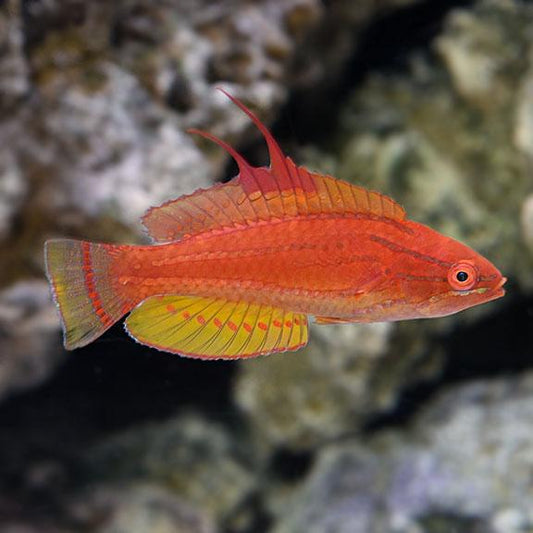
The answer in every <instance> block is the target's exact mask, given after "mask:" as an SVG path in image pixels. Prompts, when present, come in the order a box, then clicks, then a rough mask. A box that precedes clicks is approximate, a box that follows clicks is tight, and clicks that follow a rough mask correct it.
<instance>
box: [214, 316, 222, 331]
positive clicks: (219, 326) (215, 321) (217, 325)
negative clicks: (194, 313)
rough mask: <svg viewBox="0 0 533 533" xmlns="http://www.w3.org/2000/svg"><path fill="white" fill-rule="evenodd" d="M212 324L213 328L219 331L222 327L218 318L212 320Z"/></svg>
mask: <svg viewBox="0 0 533 533" xmlns="http://www.w3.org/2000/svg"><path fill="white" fill-rule="evenodd" d="M213 324H215V326H216V327H217V328H218V329H220V328H221V327H222V322H221V321H220V320H219V319H218V318H215V319H214V320H213Z"/></svg>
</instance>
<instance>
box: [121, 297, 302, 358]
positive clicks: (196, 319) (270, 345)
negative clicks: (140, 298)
mask: <svg viewBox="0 0 533 533" xmlns="http://www.w3.org/2000/svg"><path fill="white" fill-rule="evenodd" d="M125 327H126V331H127V332H128V333H129V334H130V335H131V336H132V337H133V338H134V339H135V340H137V341H138V342H140V343H142V344H146V345H148V346H151V347H153V348H157V349H159V350H164V351H167V352H173V353H177V354H180V355H183V356H186V357H196V358H200V359H237V358H240V357H255V356H258V355H266V354H269V353H273V352H283V351H287V350H297V349H299V348H301V347H302V346H305V345H306V344H307V340H308V327H307V317H306V315H304V314H301V313H293V312H291V311H285V310H283V309H278V308H275V307H269V306H264V305H257V304H250V303H246V302H229V301H227V300H221V299H209V298H199V297H190V296H175V295H169V296H153V297H151V298H148V299H147V300H145V301H144V302H142V303H141V304H140V305H139V306H138V307H136V308H135V309H134V310H133V311H132V312H131V314H130V315H129V317H128V318H127V320H126V323H125Z"/></svg>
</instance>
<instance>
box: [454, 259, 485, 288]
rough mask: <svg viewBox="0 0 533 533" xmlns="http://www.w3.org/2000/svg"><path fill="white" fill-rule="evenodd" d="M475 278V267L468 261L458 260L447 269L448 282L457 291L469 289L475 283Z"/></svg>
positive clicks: (476, 273) (476, 275)
mask: <svg viewBox="0 0 533 533" xmlns="http://www.w3.org/2000/svg"><path fill="white" fill-rule="evenodd" d="M477 279H478V272H477V268H476V267H475V265H474V264H472V263H471V262H470V261H459V262H458V263H455V264H454V265H453V266H452V267H451V268H450V270H448V283H449V284H450V285H451V286H452V289H454V290H457V291H467V290H469V289H471V288H472V287H473V286H474V285H475V284H476V283H477Z"/></svg>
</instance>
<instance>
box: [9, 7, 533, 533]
mask: <svg viewBox="0 0 533 533" xmlns="http://www.w3.org/2000/svg"><path fill="white" fill-rule="evenodd" d="M532 28H533V6H531V5H530V4H528V3H527V2H519V1H512V0H478V1H462V0H453V1H448V0H447V1H444V0H442V1H440V0H437V1H433V0H432V1H430V0H427V1H421V2H414V1H410V0H383V1H380V2H377V1H373V0H365V1H360V2H351V1H349V0H339V1H337V2H320V1H318V0H289V1H282V0H260V1H257V2H248V1H245V0H232V1H207V0H201V1H196V0H194V1H193V0H157V1H153V2H151V1H148V0H121V1H119V2H99V1H96V0H90V1H86V2H80V1H78V0H68V1H64V2H60V1H56V0H48V1H43V0H31V1H30V0H24V1H15V0H7V1H6V2H3V3H0V530H1V531H2V532H3V531H6V532H8V533H15V532H16V533H20V532H28V533H33V532H35V533H37V532H39V533H41V532H45V533H48V532H50V533H66V532H78V531H83V532H91V533H92V532H94V533H122V532H124V533H126V532H127V533H137V532H139V533H141V532H142V533H144V532H165V533H166V532H174V531H176V532H187V533H216V532H220V533H261V532H272V533H300V532H306V533H322V532H324V533H326V532H342V533H344V532H346V533H359V532H361V533H366V532H369V533H378V532H379V533H381V532H384V533H426V532H427V533H448V532H452V531H453V532H461V533H462V532H465V533H481V532H482V533H515V532H516V533H519V532H524V531H529V530H533V504H532V503H531V502H532V501H533V499H532V497H531V479H530V477H531V471H532V469H533V439H532V437H531V435H532V432H531V431H530V430H529V429H530V427H531V424H532V423H533V407H532V406H533V374H532V372H533V333H532V332H533V328H532V327H531V326H532V324H533V293H532V291H533V174H532V172H533V30H532ZM217 85H221V86H223V87H225V88H227V89H228V90H229V91H230V92H231V93H232V94H235V95H236V96H237V97H239V98H241V99H243V100H244V101H245V102H246V103H247V104H248V105H250V107H252V108H253V109H254V110H255V111H256V112H257V113H258V114H259V115H260V116H261V118H262V119H263V120H264V121H265V122H266V123H268V124H270V125H271V126H272V127H273V129H274V133H275V135H276V137H277V138H279V139H280V141H281V144H282V145H283V147H284V149H285V150H286V151H287V152H288V153H290V155H291V156H292V157H293V159H295V160H297V161H298V162H300V163H303V164H306V165H308V166H309V167H310V168H313V169H315V170H320V171H324V172H327V173H330V174H333V175H336V176H338V177H340V178H343V179H347V180H349V181H352V182H354V183H358V184H362V185H364V186H367V187H369V188H373V189H376V190H380V191H383V192H385V193H387V194H390V195H391V196H393V197H394V198H395V199H396V200H398V201H399V202H400V203H401V204H403V205H404V207H405V208H406V210H407V212H408V214H409V216H410V217H411V218H413V219H415V220H417V221H420V222H423V223H426V224H428V225H430V226H432V227H434V228H435V229H437V230H439V231H441V232H443V233H446V234H448V235H451V236H453V237H455V238H458V239H459V240H462V241H464V242H465V243H467V244H469V245H471V246H472V247H473V248H475V249H476V250H478V251H480V252H481V253H482V254H484V255H486V256H487V257H488V258H489V259H490V260H491V261H492V262H494V263H495V264H496V265H497V266H498V267H499V268H500V270H501V271H502V272H503V273H504V274H505V275H506V276H507V277H508V278H509V282H508V284H507V287H508V294H507V296H506V297H505V298H504V299H502V300H498V301H496V302H492V303H490V304H489V305H485V306H481V307H479V308H476V309H472V310H470V311H467V312H463V313H461V314H458V315H455V316H452V317H449V318H445V319H439V320H428V321H412V322H406V323H398V324H396V323H395V324H361V325H332V326H324V327H318V326H317V327H313V328H312V331H311V342H310V344H309V346H308V347H307V348H305V349H304V350H301V351H300V352H297V353H294V354H292V353H291V354H281V355H273V356H270V357H267V358H259V359H255V360H249V361H242V362H236V363H233V362H222V361H217V362H212V363H209V362H202V361H192V360H188V359H184V358H179V357H175V356H171V355H169V354H163V353H159V352H156V351H153V350H150V349H148V348H145V347H143V346H140V345H138V344H135V343H133V341H131V340H130V339H129V338H128V337H127V336H126V335H125V334H124V333H123V332H122V330H121V327H120V325H118V326H116V327H114V328H112V329H111V330H110V331H109V332H108V333H106V335H105V336H104V337H103V338H102V339H100V340H99V341H98V342H96V343H94V344H93V345H90V346H88V347H86V348H84V349H81V350H78V351H76V352H74V353H71V354H66V353H65V352H64V350H63V349H62V348H61V339H60V332H59V321H58V318H57V315H56V313H55V309H54V305H53V303H52V302H51V300H50V298H49V293H48V287H47V284H46V282H45V279H44V267H43V263H42V245H43V241H44V240H45V239H46V238H49V237H52V236H69V237H78V238H82V237H83V238H87V239H93V240H105V241H110V242H146V236H145V235H144V233H143V231H142V228H141V226H140V224H139V220H138V219H139V217H140V216H141V215H142V213H143V212H144V210H145V209H146V208H148V207H149V206H152V205H157V204H158V203H161V202H163V201H165V200H168V199H170V198H175V197H176V196H179V195H180V194H183V193H188V192H191V191H193V190H194V189H196V188H198V187H207V186H209V185H210V184H212V183H214V182H215V181H217V180H221V179H225V178H228V177H231V174H232V172H233V168H234V167H233V166H231V165H232V164H231V162H229V161H228V158H227V155H226V154H224V153H223V152H222V151H221V150H220V149H219V148H217V147H215V146H212V145H211V144H208V143H207V142H204V140H202V139H194V138H192V137H191V136H190V135H188V134H187V133H186V132H185V130H186V129H187V128H190V127H195V128H202V129H206V130H209V131H211V132H213V133H214V134H216V135H218V136H220V137H222V138H224V139H225V140H227V141H228V142H230V143H232V144H234V145H236V146H239V147H240V148H241V149H242V150H243V151H244V152H245V155H246V156H247V157H248V158H249V159H250V160H251V161H253V162H254V163H260V162H264V161H265V159H264V158H265V151H264V147H263V145H262V144H259V135H258V133H257V132H256V131H255V130H252V129H251V128H250V126H249V121H248V120H247V119H246V117H244V116H243V115H242V114H241V113H239V112H238V111H237V110H236V109H235V108H234V106H232V105H231V104H230V103H229V102H228V101H227V99H225V98H223V97H222V95H220V94H219V93H218V92H217V91H215V87H216V86H217ZM311 126H312V128H311Z"/></svg>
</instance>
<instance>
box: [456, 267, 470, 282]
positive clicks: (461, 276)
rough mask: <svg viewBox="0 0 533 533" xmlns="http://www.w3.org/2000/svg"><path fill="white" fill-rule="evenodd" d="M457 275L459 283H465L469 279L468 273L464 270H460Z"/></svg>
mask: <svg viewBox="0 0 533 533" xmlns="http://www.w3.org/2000/svg"><path fill="white" fill-rule="evenodd" d="M455 277H456V278H457V281H458V282H459V283H464V282H465V281H466V280H467V279H468V274H467V273H466V272H465V271H464V270H460V271H459V272H457V274H456V276H455Z"/></svg>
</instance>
